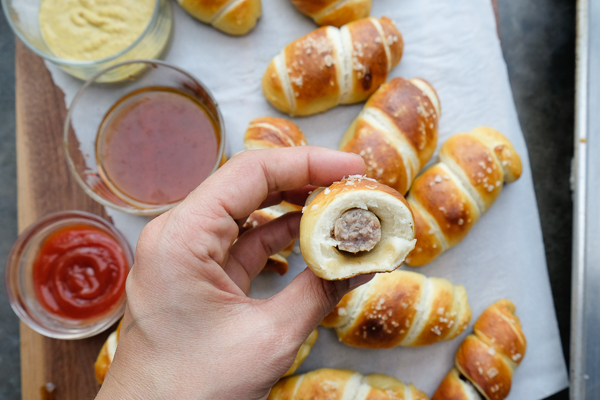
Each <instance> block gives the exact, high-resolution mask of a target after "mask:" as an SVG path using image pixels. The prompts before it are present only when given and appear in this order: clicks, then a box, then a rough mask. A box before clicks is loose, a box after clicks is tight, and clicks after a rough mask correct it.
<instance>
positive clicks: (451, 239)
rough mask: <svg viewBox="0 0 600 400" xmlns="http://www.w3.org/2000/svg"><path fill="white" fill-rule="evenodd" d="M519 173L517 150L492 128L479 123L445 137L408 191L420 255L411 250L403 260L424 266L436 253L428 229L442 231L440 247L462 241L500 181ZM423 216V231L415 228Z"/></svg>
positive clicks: (490, 203) (500, 184) (487, 203)
mask: <svg viewBox="0 0 600 400" xmlns="http://www.w3.org/2000/svg"><path fill="white" fill-rule="evenodd" d="M520 173H521V160H520V158H519V155H518V154H517V153H516V152H515V151H514V148H513V146H512V144H510V141H508V139H506V138H505V137H504V136H503V135H502V134H501V133H499V132H497V131H495V130H493V129H492V128H487V127H479V128H475V129H473V130H472V131H471V132H469V133H459V134H456V135H453V136H452V137H450V138H449V139H448V140H447V141H446V143H444V145H443V146H442V148H441V150H440V159H439V162H438V163H437V164H435V165H433V166H432V167H430V168H429V169H428V170H427V171H425V172H424V173H423V174H422V175H420V176H419V177H417V179H416V180H415V182H414V183H413V186H412V189H411V191H410V193H409V195H408V199H409V203H410V204H411V205H412V206H413V207H414V208H415V209H419V211H420V212H421V214H422V215H421V217H423V218H421V220H420V221H419V222H420V224H419V225H418V226H417V233H416V236H417V245H416V247H415V249H418V248H420V249H421V251H420V253H421V254H418V253H417V252H418V251H419V250H413V252H411V254H409V255H408V257H407V263H408V264H409V265H412V266H420V265H424V264H426V263H428V262H431V261H433V260H434V259H435V258H436V257H437V256H438V255H439V254H440V253H441V252H439V251H431V247H432V241H434V237H433V236H431V233H433V234H441V235H442V236H439V237H438V238H437V239H440V240H443V241H444V243H443V247H444V250H446V249H447V248H449V247H452V246H454V245H456V244H458V243H459V242H460V241H462V240H463V239H464V237H465V236H466V235H467V233H468V232H469V231H470V230H471V228H472V227H473V225H474V224H475V223H476V222H477V220H478V219H479V217H480V216H481V214H483V213H484V212H486V211H487V210H488V209H489V207H490V206H491V205H492V204H493V203H494V201H495V200H496V198H497V197H498V195H499V194H500V191H501V190H502V186H503V183H504V182H512V181H513V180H515V179H517V178H518V177H519V175H520ZM417 218H419V217H417ZM431 220H433V221H435V223H436V224H437V225H435V226H434V224H433V222H432V221H431ZM423 221H426V222H429V224H428V225H429V226H428V227H427V228H429V229H428V231H427V233H426V232H425V230H424V229H419V227H421V228H423V227H425V225H426V224H423V223H422V222H423ZM438 230H439V231H438ZM429 232H431V233H429ZM438 232H439V233H438ZM419 243H421V244H419ZM436 246H437V244H436Z"/></svg>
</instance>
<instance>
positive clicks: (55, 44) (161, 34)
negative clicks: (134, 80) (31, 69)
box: [2, 0, 173, 82]
mask: <svg viewBox="0 0 600 400" xmlns="http://www.w3.org/2000/svg"><path fill="white" fill-rule="evenodd" d="M2 8H3V10H4V14H5V15H6V18H7V19H8V22H9V25H10V27H11V28H12V30H13V32H14V33H15V35H16V36H17V37H18V38H19V39H20V40H21V41H22V42H23V43H24V44H25V45H26V46H27V47H28V48H29V49H30V50H31V51H33V52H34V53H36V54H37V55H39V56H41V57H43V58H45V59H47V60H49V61H51V62H53V63H55V64H57V65H58V66H59V67H60V68H61V69H63V70H64V71H65V72H67V73H68V74H70V75H73V76H75V77H76V78H79V79H82V80H87V79H89V78H90V77H92V76H94V75H95V74H97V73H98V72H99V71H102V70H104V69H106V68H108V67H110V66H112V65H115V64H118V63H121V62H124V61H128V60H133V59H160V58H164V56H165V55H166V52H167V50H168V47H169V45H170V43H171V36H172V30H173V29H172V28H173V11H172V9H171V4H170V2H169V0H2ZM134 67H138V68H139V64H135V65H130V66H129V67H127V66H125V67H123V68H120V69H115V70H113V73H112V74H111V75H110V76H105V77H104V79H105V82H116V81H121V80H124V79H128V78H129V77H130V76H132V75H135V74H137V73H139V72H140V70H135V69H134Z"/></svg>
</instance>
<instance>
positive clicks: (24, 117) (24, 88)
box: [15, 40, 110, 400]
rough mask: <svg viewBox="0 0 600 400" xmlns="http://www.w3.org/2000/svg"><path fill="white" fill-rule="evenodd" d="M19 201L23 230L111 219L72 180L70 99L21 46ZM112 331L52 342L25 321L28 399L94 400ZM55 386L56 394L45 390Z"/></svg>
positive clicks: (23, 369)
mask: <svg viewBox="0 0 600 400" xmlns="http://www.w3.org/2000/svg"><path fill="white" fill-rule="evenodd" d="M15 75H16V108H17V109H16V111H17V112H16V115H17V198H18V221H19V231H20V232H21V231H23V230H24V229H25V228H27V227H28V226H29V225H31V224H32V223H33V222H35V221H36V220H38V219H39V218H40V217H42V216H44V215H46V214H49V213H52V212H56V211H61V210H69V209H77V210H85V211H89V212H92V213H95V214H98V215H100V216H102V217H105V218H107V215H106V211H105V210H104V207H102V206H101V205H100V204H98V203H96V202H95V201H93V200H92V199H91V198H90V197H88V196H87V195H86V194H85V193H84V192H83V190H82V189H81V188H80V187H79V186H78V185H77V183H76V182H75V180H74V179H73V178H72V177H71V175H70V172H69V170H68V168H67V164H66V162H65V158H64V154H63V146H62V136H63V135H62V128H63V123H64V120H65V116H66V114H67V112H66V109H65V102H64V95H63V93H62V91H61V90H60V89H59V88H58V87H56V86H55V85H54V83H53V82H52V78H51V76H50V72H48V70H47V69H46V66H45V65H44V62H43V61H42V59H41V58H40V57H38V56H36V55H35V54H33V53H32V52H31V51H29V50H28V49H27V48H26V47H25V46H24V45H23V44H22V43H21V42H19V41H18V40H17V43H16V73H15ZM109 333H110V332H105V333H104V334H101V335H98V336H96V337H93V338H90V339H84V340H55V339H49V338H46V337H44V336H42V335H40V334H38V333H36V332H34V331H33V330H31V329H30V328H29V327H28V326H27V325H25V324H24V323H22V322H21V379H22V382H21V385H22V393H23V399H27V400H30V399H31V400H33V399H35V400H38V399H57V400H58V399H60V400H87V399H93V398H94V397H95V395H96V393H97V392H98V389H99V385H98V383H97V382H96V378H95V377H94V361H95V360H96V356H97V355H98V352H99V351H100V348H101V347H102V344H103V343H104V341H105V340H106V337H107V336H108V334H109ZM47 383H52V384H53V385H54V386H55V387H56V388H55V390H54V393H53V394H52V395H48V396H45V397H44V395H42V387H43V386H45V385H46V384H47Z"/></svg>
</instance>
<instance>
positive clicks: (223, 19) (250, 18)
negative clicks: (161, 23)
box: [178, 0, 262, 35]
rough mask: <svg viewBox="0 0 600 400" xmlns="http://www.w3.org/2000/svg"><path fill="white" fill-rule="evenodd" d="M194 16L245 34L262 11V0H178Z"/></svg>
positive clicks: (234, 32)
mask: <svg viewBox="0 0 600 400" xmlns="http://www.w3.org/2000/svg"><path fill="white" fill-rule="evenodd" d="M178 1H179V4H180V5H181V7H182V8H183V9H184V10H185V11H187V12H188V13H189V14H190V15H191V16H192V17H194V18H196V19H198V20H200V21H202V22H204V23H207V24H211V25H212V26H214V27H215V28H217V29H219V30H221V31H223V32H225V33H228V34H230V35H245V34H246V33H248V32H250V31H251V30H252V28H254V27H255V26H256V21H257V20H258V18H259V17H260V14H261V12H262V6H261V3H260V0H178Z"/></svg>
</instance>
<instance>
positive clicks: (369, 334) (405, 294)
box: [321, 271, 471, 349]
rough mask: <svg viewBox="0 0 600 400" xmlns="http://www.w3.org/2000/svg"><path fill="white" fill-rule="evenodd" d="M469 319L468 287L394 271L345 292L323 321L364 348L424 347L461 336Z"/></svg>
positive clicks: (349, 342)
mask: <svg viewBox="0 0 600 400" xmlns="http://www.w3.org/2000/svg"><path fill="white" fill-rule="evenodd" d="M470 321H471V308H470V307H469V303H468V301H467V291H466V290H465V288H464V286H462V285H456V286H455V285H453V284H452V282H450V281H448V280H446V279H442V278H427V277H426V276H425V275H421V274H418V273H415V272H409V271H394V272H392V273H389V274H379V275H376V276H375V277H374V278H373V279H372V280H371V281H370V282H368V283H366V284H364V285H362V286H360V287H358V288H357V289H354V290H353V291H352V292H350V293H348V294H346V295H345V296H344V297H343V298H342V300H341V301H340V303H339V304H338V305H337V306H336V307H335V308H334V309H333V311H332V312H331V313H330V314H329V315H328V316H327V317H325V319H324V320H323V321H322V322H321V325H323V326H324V327H326V328H335V330H336V332H337V335H338V338H339V339H340V341H342V342H344V343H345V344H347V345H350V346H355V347H363V348H368V349H384V348H391V347H395V346H407V347H416V346H427V345H430V344H434V343H437V342H439V341H441V340H451V339H454V338H455V337H456V336H458V335H460V334H461V333H462V332H463V331H464V330H465V329H466V327H467V325H468V324H469V322H470Z"/></svg>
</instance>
